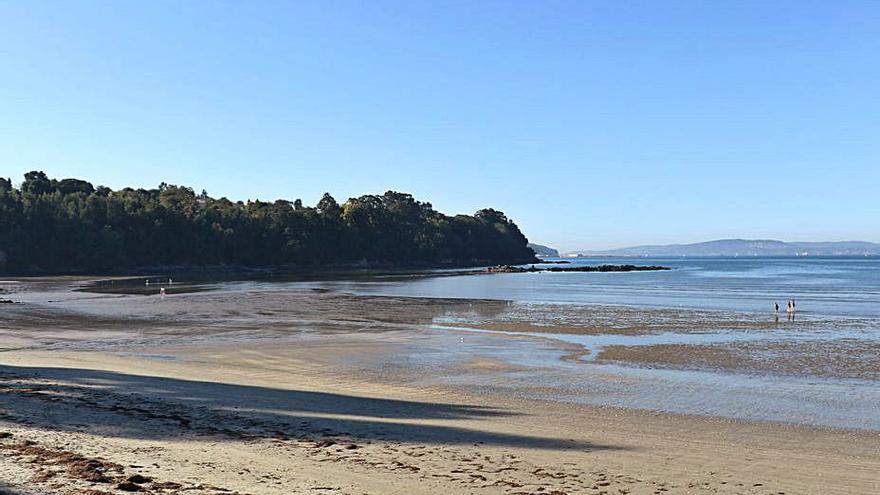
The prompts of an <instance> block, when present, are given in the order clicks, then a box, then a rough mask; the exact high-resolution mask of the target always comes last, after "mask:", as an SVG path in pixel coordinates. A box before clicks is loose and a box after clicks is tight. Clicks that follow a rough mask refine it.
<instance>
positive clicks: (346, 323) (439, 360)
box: [0, 280, 880, 495]
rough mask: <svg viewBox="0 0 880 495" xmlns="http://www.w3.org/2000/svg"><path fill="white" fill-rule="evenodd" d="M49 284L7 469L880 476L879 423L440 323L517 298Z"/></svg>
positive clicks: (552, 478)
mask: <svg viewBox="0 0 880 495" xmlns="http://www.w3.org/2000/svg"><path fill="white" fill-rule="evenodd" d="M40 284H42V285H39V284H38V285H37V286H26V287H25V286H18V288H17V289H15V292H12V291H10V292H9V293H8V294H9V295H8V296H6V295H4V297H10V298H15V299H16V300H19V301H22V304H15V305H5V306H4V307H3V308H2V309H0V311H3V319H2V320H0V337H2V346H0V437H2V438H0V451H2V452H3V455H2V456H0V480H3V481H5V482H6V483H7V484H10V485H12V486H13V487H14V488H16V489H19V490H21V491H23V493H35V494H37V493H50V494H57V493H63V494H72V493H92V494H93V495H99V494H101V493H114V494H119V493H126V492H124V491H121V489H122V488H127V489H138V487H139V489H140V490H143V492H146V493H155V494H163V493H179V494H183V493H186V494H202V493H251V494H264V493H265V494H270V493H271V494H282V493H284V494H287V493H350V494H362V493H370V494H386V493H389V494H395V493H398V494H410V493H486V494H496V493H498V494H501V493H510V494H532V493H533V494H538V493H541V494H549V493H556V494H557V495H558V494H561V493H570V494H574V493H596V494H599V493H608V494H611V493H613V494H618V493H620V494H627V493H632V494H661V493H729V494H733V493H749V494H780V493H789V494H791V493H798V494H800V493H804V494H813V493H815V494H820V493H821V494H826V493H841V494H843V493H864V494H868V493H877V492H878V490H880V479H878V477H877V475H876V473H877V472H880V437H878V434H877V432H876V431H863V430H843V429H832V428H811V427H805V426H795V425H787V424H779V423H766V422H748V421H739V420H731V419H723V418H713V417H696V416H689V415H676V414H664V413H658V412H650V411H638V410H627V409H620V408H614V407H595V406H590V405H585V404H574V403H566V402H564V401H558V400H540V399H536V398H535V397H536V396H538V395H539V394H535V393H530V392H542V393H546V394H547V395H552V394H553V393H554V387H553V386H550V385H547V388H548V390H537V389H540V388H541V386H542V385H541V383H533V384H532V386H533V387H534V388H535V389H536V390H531V391H530V390H526V389H525V387H523V386H521V384H520V382H518V381H517V380H516V377H518V376H520V375H522V374H525V375H532V374H536V373H540V371H541V369H540V363H541V362H545V358H547V359H549V358H552V357H554V356H556V357H558V358H561V357H563V356H568V355H571V354H573V353H574V354H576V353H577V352H578V349H579V346H577V345H574V344H572V343H568V342H563V341H558V340H552V339H542V340H539V341H536V340H535V339H533V338H531V337H529V336H517V335H506V334H468V333H462V334H457V333H455V334H452V335H450V334H448V333H443V332H438V331H437V330H435V329H432V328H431V325H434V324H436V323H437V322H444V321H460V320H461V319H462V318H464V316H465V315H477V316H480V317H481V318H483V319H487V320H492V319H493V318H500V319H504V318H507V316H505V315H508V316H509V312H511V311H513V312H516V311H519V308H516V307H511V305H510V304H508V303H505V302H500V301H462V300H432V299H408V298H400V297H397V298H383V297H358V296H350V295H346V294H339V293H327V292H323V291H225V292H224V291H219V292H204V293H191V294H183V295H173V294H172V295H169V296H167V297H165V298H164V299H162V298H159V297H158V296H150V297H143V296H118V295H95V294H89V293H72V292H70V291H69V285H68V284H69V281H67V280H65V281H61V282H59V283H58V284H56V285H52V284H50V283H48V282H40ZM24 285H27V284H24ZM49 301H53V302H49ZM455 342H459V344H460V345H461V346H463V347H459V348H454V349H453V348H450V347H451V345H453V344H454V343H455ZM451 343H452V344H451ZM494 349H499V350H501V349H503V350H504V352H497V353H496V352H492V351H493V350H494ZM518 353H522V354H528V356H526V357H527V359H525V358H524V359H520V360H517V359H507V357H509V356H512V355H516V354H518ZM573 366H574V365H573ZM475 383H484V384H485V385H486V386H485V387H479V386H475V385H474V384H475ZM126 483H127V484H126ZM88 490H94V491H92V492H89V491H88Z"/></svg>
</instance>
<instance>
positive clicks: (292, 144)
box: [0, 0, 880, 250]
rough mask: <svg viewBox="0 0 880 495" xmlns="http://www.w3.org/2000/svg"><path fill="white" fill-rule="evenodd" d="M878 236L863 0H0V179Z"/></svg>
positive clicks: (565, 234)
mask: <svg viewBox="0 0 880 495" xmlns="http://www.w3.org/2000/svg"><path fill="white" fill-rule="evenodd" d="M32 169H40V170H45V171H46V172H47V173H48V174H49V175H51V176H53V177H69V176H74V177H79V178H85V179H88V180H90V181H92V182H94V183H95V184H104V185H108V186H111V187H122V186H126V185H132V186H136V187H155V186H156V185H158V184H159V183H160V182H162V181H165V182H169V183H177V184H184V185H190V186H193V187H194V188H195V189H196V190H197V191H198V190H201V189H203V188H204V189H207V190H208V192H209V193H210V194H212V195H214V196H227V197H230V198H232V199H247V198H259V199H265V200H273V199H276V198H281V197H283V198H288V199H293V198H302V199H303V200H304V201H305V202H306V203H308V204H314V203H315V202H316V201H317V200H318V198H320V196H321V194H322V193H323V192H324V191H328V192H330V193H331V194H333V195H334V196H335V197H336V198H337V199H339V200H344V199H346V198H348V197H350V196H357V195H361V194H366V193H381V192H384V191H385V190H388V189H394V190H399V191H405V192H411V193H413V194H414V195H415V196H416V197H417V198H419V199H422V200H427V201H430V202H431V203H433V204H434V206H435V207H436V208H437V209H439V210H441V211H444V212H446V213H471V212H473V211H474V210H476V209H478V208H480V207H486V206H491V207H495V208H498V209H501V210H503V211H505V212H506V213H507V214H508V215H509V216H510V217H512V218H513V219H514V220H515V221H516V222H517V223H518V224H519V225H520V227H521V228H522V229H523V231H524V232H525V233H526V235H527V236H528V237H529V238H530V239H531V240H533V241H535V242H540V243H544V244H549V245H552V246H555V247H558V248H561V249H563V250H570V249H578V248H603V247H614V246H622V245H632V244H641V243H666V242H691V241H700V240H708V239H713V238H720V237H747V238H777V239H783V240H842V239H863V240H870V241H880V2H877V1H866V2H843V1H822V2H812V1H806V0H798V1H790V2H789V1H775V2H773V1H759V2H749V1H730V2H722V1H695V2H665V1H645V2H622V1H619V0H614V1H608V2H598V1H587V0H583V1H573V2H557V1H546V0H541V1H532V2H527V1H514V0H510V1H505V2H494V1H487V0H480V1H473V0H468V1H412V0H401V1H399V2H384V1H369V2H363V1H352V2H340V1H327V0H321V1H315V2H293V1H286V2H257V1H247V2H223V1H206V2H198V1H178V0H173V1H158V0H149V1H138V2H135V1H117V0H112V1H106V2H92V1H88V2H77V1H64V2H58V1H46V2H43V1H34V0H28V1H0V175H2V176H6V177H12V178H13V179H14V181H16V182H19V181H21V176H22V174H23V173H24V172H26V171H28V170H32Z"/></svg>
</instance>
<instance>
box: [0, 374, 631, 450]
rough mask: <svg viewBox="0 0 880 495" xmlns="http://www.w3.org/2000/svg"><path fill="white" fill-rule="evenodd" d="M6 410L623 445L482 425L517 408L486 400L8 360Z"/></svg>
mask: <svg viewBox="0 0 880 495" xmlns="http://www.w3.org/2000/svg"><path fill="white" fill-rule="evenodd" d="M0 410H3V411H5V413H4V414H2V415H0V420H3V421H7V422H13V423H20V424H27V425H31V426H36V427H48V428H53V429H56V430H66V431H78V432H92V433H95V434H98V435H106V436H113V437H122V438H135V439H164V438H170V437H180V436H181V435H197V436H210V437H212V438H215V439H219V440H223V439H230V440H231V439H242V438H244V439H260V438H275V439H313V440H316V439H334V438H340V439H344V440H345V441H352V442H364V441H373V440H382V441H388V442H400V443H410V444H413V443H437V444H447V445H466V444H471V445H474V444H476V445H479V444H484V445H497V446H509V447H525V448H540V449H566V450H568V449H579V450H604V449H615V448H618V447H614V446H608V445H597V444H593V443H590V442H583V441H575V440H571V439H566V438H549V437H541V436H532V435H521V434H511V433H502V432H495V431H489V428H487V429H480V428H478V427H475V425H474V421H476V422H477V423H479V421H485V420H491V419H492V418H501V417H511V416H514V415H516V413H514V412H511V411H505V410H502V409H497V408H490V407H485V406H479V405H468V404H449V403H434V402H417V401H404V400H394V399H381V398H371V397H358V396H354V395H344V394H335V393H326V392H313V391H300V390H286V389H279V388H269V387H258V386H249V385H234V384H226V383H216V382H203V381H195V380H183V379H177V378H158V377H151V376H142V375H133V374H125V373H117V372H110V371H99V370H89V369H74V368H30V367H16V366H0ZM464 422H467V423H468V424H467V426H465V425H464V424H461V423H464ZM489 425H490V423H488V422H487V427H489Z"/></svg>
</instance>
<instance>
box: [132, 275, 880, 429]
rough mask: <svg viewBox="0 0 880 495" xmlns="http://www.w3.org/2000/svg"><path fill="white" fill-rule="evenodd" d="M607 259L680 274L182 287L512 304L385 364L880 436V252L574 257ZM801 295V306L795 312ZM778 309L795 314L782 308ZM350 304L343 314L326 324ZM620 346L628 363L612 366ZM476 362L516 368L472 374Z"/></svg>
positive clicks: (443, 321)
mask: <svg viewBox="0 0 880 495" xmlns="http://www.w3.org/2000/svg"><path fill="white" fill-rule="evenodd" d="M602 263H614V264H622V263H633V264H646V265H647V264H651V265H666V266H669V267H671V268H672V270H670V271H657V272H627V273H584V272H570V273H504V274H479V275H454V274H450V273H444V274H442V275H444V276H437V274H436V273H435V274H425V273H415V274H400V273H396V274H384V275H383V274H378V275H377V274H371V275H368V276H355V277H346V276H342V277H339V276H336V277H323V278H322V279H320V280H315V279H309V278H308V277H299V278H298V279H296V280H281V279H274V280H237V281H217V282H211V281H194V283H188V282H187V281H186V280H183V279H181V280H180V285H176V287H174V288H169V291H176V290H181V291H186V290H187V287H189V286H192V287H194V288H209V289H212V290H215V291H220V292H225V291H232V292H236V293H244V294H246V293H250V292H252V291H259V290H262V289H271V290H281V291H284V290H287V289H292V290H299V289H318V290H319V291H331V292H334V293H339V292H347V293H353V294H358V295H393V296H417V297H428V298H464V299H498V300H505V301H511V303H509V304H494V305H493V306H492V308H493V309H492V311H480V309H479V308H480V307H481V306H480V305H479V304H472V305H468V304H464V305H460V306H456V307H454V308H453V309H444V310H442V311H440V312H439V313H437V314H434V315H433V316H432V317H431V318H429V321H428V322H426V323H424V324H421V323H420V325H421V327H422V328H426V329H427V330H426V331H427V332H428V335H430V337H426V338H415V337H413V344H412V345H410V346H408V347H405V350H404V352H402V353H400V352H398V353H395V355H393V356H389V357H388V358H387V361H385V362H383V363H381V364H380V365H376V366H377V369H378V370H380V371H381V370H385V369H391V368H405V372H404V373H401V375H403V376H420V377H424V378H420V379H419V380H422V381H425V382H428V383H432V382H440V383H444V384H450V385H460V386H467V387H477V388H484V389H486V390H497V391H500V392H503V393H509V394H516V395H523V396H530V397H540V398H548V399H554V400H563V401H576V402H583V403H588V404H595V405H610V406H621V407H633V408H644V409H650V410H659V411H669V412H679V413H689V414H701V415H714V416H723V417H730V418H738V419H749V420H773V421H784V422H792V423H800V424H810V425H822V426H833V427H851V428H866V429H872V430H880V380H878V377H880V359H878V358H877V356H876V352H875V350H877V349H880V258H824V259H823V258H758V259H755V258H727V259H723V258H705V259H692V258H691V259H688V258H675V259H668V258H667V259H656V258H655V259H639V260H634V259H577V260H572V264H573V265H578V264H581V265H584V264H589V265H596V264H602ZM175 280H178V278H177V277H175ZM141 283H142V284H143V282H141ZM175 284H177V282H175ZM789 298H795V299H796V300H797V303H798V305H797V307H798V311H797V313H796V315H795V316H794V317H793V318H791V319H790V318H789V317H788V315H786V314H785V311H784V307H785V302H786V300H787V299H789ZM774 301H775V302H778V303H779V305H780V307H782V308H783V310H782V311H780V313H779V314H778V315H774V313H773V312H772V310H771V307H772V303H773V302H774ZM396 304H397V303H396ZM412 304H414V303H412V302H409V303H406V302H404V301H401V302H400V303H399V305H400V308H399V309H400V311H401V312H403V313H408V312H411V311H412V309H411V306H408V305H412ZM408 308H410V309H408ZM123 309H124V308H123ZM340 311H341V310H340V309H339V308H336V309H334V307H328V308H327V309H326V310H325V313H326V314H324V313H321V314H316V315H315V316H314V318H316V319H318V318H327V319H332V318H334V314H335V313H338V312H340ZM322 314H323V316H321V315H322ZM242 318H243V317H242ZM276 320H277V321H276V322H275V324H278V325H284V324H285V323H284V318H283V317H282V316H277V317H276ZM363 331H373V329H372V328H369V327H364V330H363ZM572 348H581V349H583V350H585V351H587V352H584V353H580V354H577V353H573V351H572ZM609 349H615V354H614V355H615V356H616V357H615V358H607V359H606V358H605V357H604V352H605V351H606V350H609ZM572 355H577V356H578V357H577V359H571V356H572ZM474 359H486V360H489V361H491V362H504V363H508V364H510V365H511V366H512V368H511V369H507V368H505V367H503V366H502V367H498V368H497V369H496V368H492V370H491V372H489V371H487V370H485V369H483V370H479V369H471V368H469V367H468V366H467V363H468V362H469V361H471V360H474ZM365 366H371V364H370V363H366V364H365Z"/></svg>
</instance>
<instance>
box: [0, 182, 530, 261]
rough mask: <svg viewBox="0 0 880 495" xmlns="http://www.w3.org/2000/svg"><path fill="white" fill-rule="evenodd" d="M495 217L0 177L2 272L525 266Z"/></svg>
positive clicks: (385, 198) (386, 203) (398, 197)
mask: <svg viewBox="0 0 880 495" xmlns="http://www.w3.org/2000/svg"><path fill="white" fill-rule="evenodd" d="M526 244H527V240H526V237H525V236H524V235H523V234H522V232H520V230H519V228H518V227H517V226H516V224H514V223H513V222H512V221H511V220H510V219H508V218H507V217H506V216H505V215H504V213H502V212H500V211H497V210H493V209H483V210H479V211H477V212H476V213H475V214H474V215H455V216H448V215H444V214H443V213H440V212H438V211H435V210H434V209H433V207H432V206H431V204H430V203H424V202H421V201H417V200H415V199H414V198H413V197H412V196H411V195H410V194H406V193H400V192H394V191H388V192H386V193H385V194H382V195H365V196H360V197H358V198H351V199H349V200H348V201H346V202H345V203H343V204H341V205H340V204H339V203H337V201H336V200H335V199H333V197H332V196H330V195H329V194H324V197H323V198H321V200H320V201H319V202H318V204H317V205H316V206H314V207H310V206H304V205H303V204H302V201H300V200H296V201H293V202H291V201H286V200H277V201H274V202H264V201H250V200H249V201H246V202H243V201H231V200H229V199H226V198H219V199H215V198H212V197H210V196H209V195H208V194H207V193H206V192H205V191H202V192H201V194H196V193H195V192H194V191H193V189H192V188H189V187H182V186H175V185H169V184H164V183H163V184H161V185H159V187H158V188H156V189H134V188H125V189H121V190H112V189H110V188H107V187H103V186H98V187H94V186H93V185H92V184H90V183H89V182H87V181H84V180H79V179H60V180H58V179H51V178H49V177H48V176H47V175H46V174H45V173H43V172H38V171H34V172H29V173H27V174H25V176H24V182H22V183H21V185H20V186H19V187H15V186H14V184H13V183H12V181H11V180H9V179H4V178H0V270H5V271H7V272H11V273H64V272H88V271H93V272H108V271H121V270H125V269H136V268H148V267H170V266H177V267H183V266H190V267H194V266H214V265H218V266H219V265H231V266H243V267H269V266H285V265H330V264H371V265H397V266H419V265H433V266H436V265H479V264H498V263H527V262H532V261H534V260H535V258H534V253H533V252H532V250H531V249H529V248H528V247H527V246H526Z"/></svg>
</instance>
